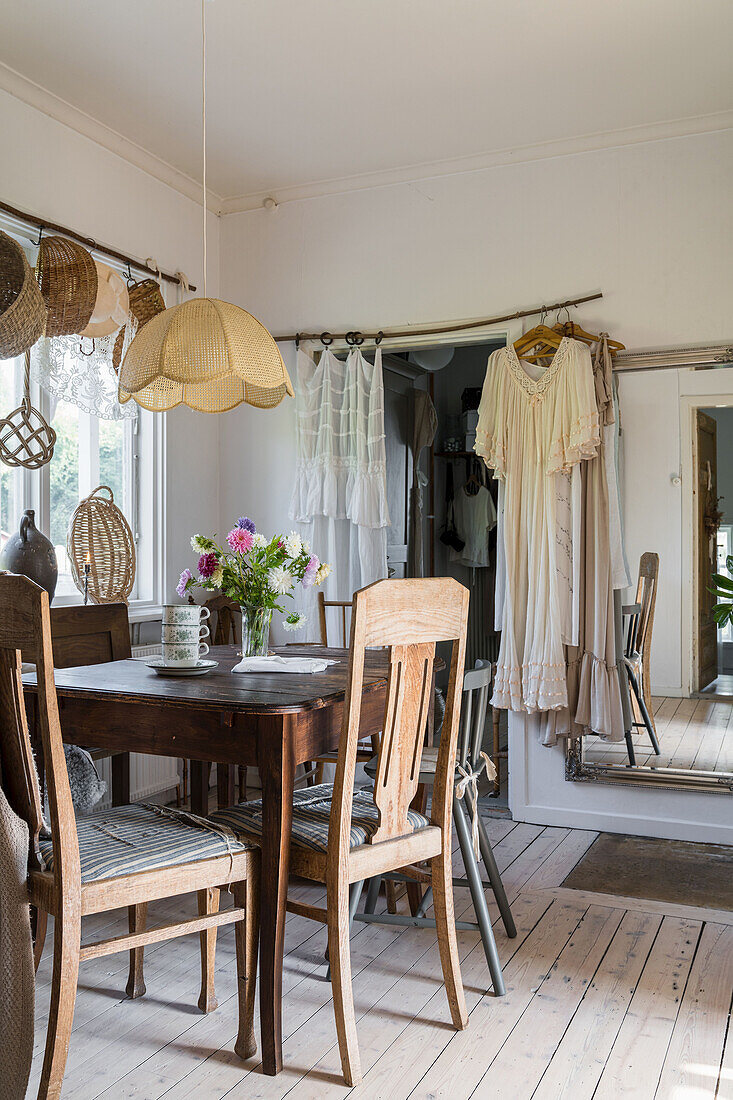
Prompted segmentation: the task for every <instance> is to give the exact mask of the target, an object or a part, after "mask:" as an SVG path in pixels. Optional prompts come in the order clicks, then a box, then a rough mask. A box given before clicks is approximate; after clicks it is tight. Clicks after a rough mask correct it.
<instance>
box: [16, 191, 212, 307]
mask: <svg viewBox="0 0 733 1100" xmlns="http://www.w3.org/2000/svg"><path fill="white" fill-rule="evenodd" d="M0 210H2V211H4V212H5V213H6V214H10V216H11V217H13V218H17V219H18V221H22V222H25V223H26V225H33V226H35V227H36V229H49V230H51V232H53V233H63V235H64V236H65V237H71V239H72V240H73V241H78V242H79V244H83V245H84V246H85V247H86V248H92V249H94V251H95V252H102V253H104V255H105V256H111V257H112V259H113V260H119V262H120V263H123V264H129V265H130V266H131V267H134V268H135V270H136V271H144V272H145V274H146V275H152V276H153V278H154V279H165V281H166V282H167V283H174V284H175V285H176V286H180V285H181V280H180V279H179V278H178V276H177V275H170V274H169V273H168V272H167V271H156V270H155V268H152V267H148V265H147V264H144V263H142V261H141V260H136V259H135V257H134V256H126V255H125V253H124V252H118V251H117V249H115V248H110V247H109V246H108V245H106V244H100V243H99V241H95V240H94V239H93V238H92V237H83V236H82V235H81V233H77V232H76V230H74V229H67V228H66V226H65V225H57V224H56V222H50V221H46V220H45V219H44V218H39V217H37V216H36V215H35V214H26V213H25V211H23V210H17V209H16V208H15V207H14V206H9V205H8V203H6V202H0ZM188 289H189V290H190V291H192V292H193V291H195V290H196V287H195V286H192V285H191V284H190V283H189V285H188Z"/></svg>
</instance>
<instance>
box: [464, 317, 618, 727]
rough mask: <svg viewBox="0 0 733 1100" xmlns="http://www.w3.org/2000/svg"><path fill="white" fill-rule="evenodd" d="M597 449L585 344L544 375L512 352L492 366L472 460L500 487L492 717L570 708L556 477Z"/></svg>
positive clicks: (563, 350) (504, 351)
mask: <svg viewBox="0 0 733 1100" xmlns="http://www.w3.org/2000/svg"><path fill="white" fill-rule="evenodd" d="M538 375H539V377H538ZM600 439H601V437H600V425H599V417H598V407H597V404H596V395H595V388H594V380H593V369H592V363H591V357H590V351H589V349H588V347H587V346H586V345H585V344H583V343H581V342H580V341H577V340H571V339H569V338H567V337H565V338H564V339H563V340H562V342H561V344H560V346H559V348H558V349H557V351H556V353H555V355H554V357H553V359H552V362H551V363H550V365H549V366H548V367H547V368H546V369H542V368H537V367H536V366H535V365H534V364H530V363H522V362H521V361H520V360H519V359H518V357H517V354H516V352H515V351H514V348H513V347H512V346H511V345H510V346H509V347H506V348H500V349H499V350H498V351H495V352H494V353H493V354H492V355H491V356H490V357H489V362H488V366H487V371H486V379H485V381H484V387H483V392H482V396H481V404H480V406H479V419H478V427H477V431H476V444H475V450H476V453H477V454H479V455H481V457H482V458H483V459H484V461H485V462H486V465H487V466H489V467H490V468H491V469H493V470H494V473H495V476H496V477H497V478H498V479H499V480H500V482H503V486H502V489H503V492H502V505H503V515H502V523H501V530H500V532H499V537H500V538H501V540H502V546H501V547H500V554H499V556H500V558H501V560H502V565H503V570H504V572H505V577H504V586H503V600H502V599H501V594H500V593H498V592H497V597H498V598H499V605H500V607H501V624H500V626H501V632H502V633H501V647H500V650H499V658H498V666H497V673H496V679H495V682H494V695H493V698H492V700H491V702H492V705H493V706H495V707H500V708H503V709H508V710H512V711H526V712H529V713H532V712H536V711H552V710H560V709H561V708H563V707H566V706H567V704H568V691H567V673H566V663H565V653H564V649H563V641H564V640H566V639H565V638H564V634H565V632H566V630H567V616H566V612H565V610H564V601H565V594H564V593H563V592H562V590H561V575H562V569H558V564H559V563H558V539H557V507H558V496H559V492H558V475H567V474H568V473H569V472H570V471H572V469H573V467H574V466H575V465H576V464H577V463H579V462H581V461H582V460H584V459H590V458H593V457H594V456H595V455H596V453H597V452H598V448H599V445H600ZM497 625H499V624H497Z"/></svg>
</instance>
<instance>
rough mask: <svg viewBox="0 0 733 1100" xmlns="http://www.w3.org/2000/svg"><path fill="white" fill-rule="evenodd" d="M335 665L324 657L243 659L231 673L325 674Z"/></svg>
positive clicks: (335, 663)
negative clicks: (329, 667) (330, 666)
mask: <svg viewBox="0 0 733 1100" xmlns="http://www.w3.org/2000/svg"><path fill="white" fill-rule="evenodd" d="M337 664H338V661H329V660H327V659H326V658H325V657H277V656H274V657H245V658H244V660H242V661H240V662H239V664H238V665H235V666H234V668H233V669H232V672H300V673H302V672H325V671H326V669H327V668H328V666H329V665H337Z"/></svg>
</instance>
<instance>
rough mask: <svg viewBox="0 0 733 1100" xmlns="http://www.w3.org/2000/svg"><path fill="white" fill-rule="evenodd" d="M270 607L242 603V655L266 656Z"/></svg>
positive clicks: (270, 618)
mask: <svg viewBox="0 0 733 1100" xmlns="http://www.w3.org/2000/svg"><path fill="white" fill-rule="evenodd" d="M271 621H272V608H270V607H255V606H252V605H251V604H242V656H243V657H266V656H267V651H268V648H269V645H270V623H271Z"/></svg>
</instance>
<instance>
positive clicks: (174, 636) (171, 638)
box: [161, 623, 209, 643]
mask: <svg viewBox="0 0 733 1100" xmlns="http://www.w3.org/2000/svg"><path fill="white" fill-rule="evenodd" d="M208 636H209V628H208V626H207V625H206V623H202V624H201V626H195V625H194V626H188V625H185V624H180V625H179V624H178V623H163V625H162V627H161V641H163V642H185V643H190V642H193V643H195V642H202V641H203V640H204V638H208Z"/></svg>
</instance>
